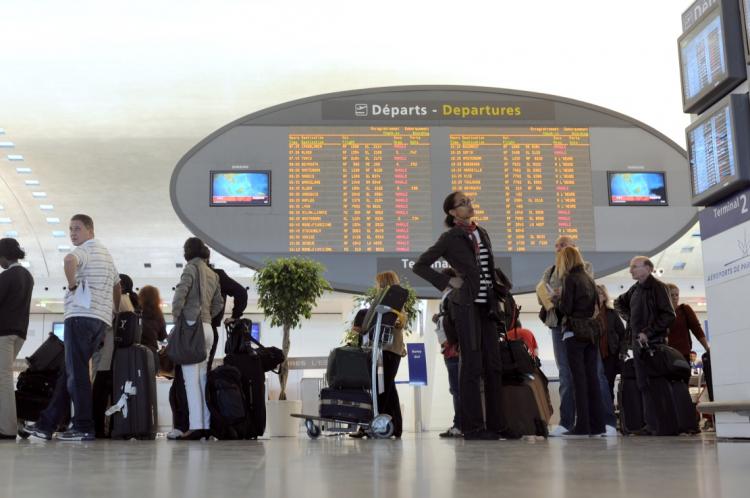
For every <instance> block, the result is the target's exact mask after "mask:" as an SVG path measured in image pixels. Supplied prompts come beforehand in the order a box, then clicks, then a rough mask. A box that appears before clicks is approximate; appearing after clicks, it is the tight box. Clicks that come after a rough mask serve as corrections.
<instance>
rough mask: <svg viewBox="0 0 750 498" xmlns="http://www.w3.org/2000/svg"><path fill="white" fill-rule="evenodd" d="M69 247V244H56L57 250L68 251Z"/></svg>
mask: <svg viewBox="0 0 750 498" xmlns="http://www.w3.org/2000/svg"><path fill="white" fill-rule="evenodd" d="M70 249H71V247H70V246H66V245H60V246H57V250H58V251H60V252H68V251H70Z"/></svg>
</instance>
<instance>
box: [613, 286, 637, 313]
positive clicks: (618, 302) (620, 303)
mask: <svg viewBox="0 0 750 498" xmlns="http://www.w3.org/2000/svg"><path fill="white" fill-rule="evenodd" d="M632 290H633V288H632V287H631V288H630V289H628V290H627V291H625V292H624V293H622V294H620V295H619V296H618V297H617V299H615V301H614V307H615V311H617V314H618V315H620V317H621V318H622V319H623V320H625V321H629V320H630V294H631V292H632Z"/></svg>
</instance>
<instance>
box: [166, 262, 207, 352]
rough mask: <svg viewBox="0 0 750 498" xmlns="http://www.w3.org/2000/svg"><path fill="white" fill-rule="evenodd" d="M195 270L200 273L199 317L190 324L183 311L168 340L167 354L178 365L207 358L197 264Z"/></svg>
mask: <svg viewBox="0 0 750 498" xmlns="http://www.w3.org/2000/svg"><path fill="white" fill-rule="evenodd" d="M195 270H196V272H197V273H198V278H197V280H198V286H197V287H198V302H199V306H198V317H197V318H196V320H195V323H194V324H192V325H190V324H188V323H187V319H186V318H185V313H182V314H181V315H180V319H179V320H178V321H177V323H176V324H175V326H174V328H173V329H172V333H171V334H169V341H168V342H167V348H166V349H167V356H168V357H169V359H170V360H172V362H174V363H175V364H176V365H192V364H194V363H200V362H202V361H204V360H205V359H206V338H205V336H204V335H203V322H202V321H201V316H200V307H201V306H200V305H201V303H200V299H201V297H202V294H201V271H200V268H199V267H198V266H197V265H196V267H195Z"/></svg>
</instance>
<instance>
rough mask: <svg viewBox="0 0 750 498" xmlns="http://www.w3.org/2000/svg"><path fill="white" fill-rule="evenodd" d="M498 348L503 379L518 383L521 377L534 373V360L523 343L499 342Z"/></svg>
mask: <svg viewBox="0 0 750 498" xmlns="http://www.w3.org/2000/svg"><path fill="white" fill-rule="evenodd" d="M499 347H500V359H501V361H502V368H503V379H505V380H508V381H512V380H516V381H520V380H521V379H522V378H523V376H525V375H529V374H533V373H534V372H535V371H536V366H535V365H534V359H533V358H532V357H531V355H530V354H529V350H528V349H527V348H526V344H525V343H524V342H523V341H509V340H501V341H500V342H499Z"/></svg>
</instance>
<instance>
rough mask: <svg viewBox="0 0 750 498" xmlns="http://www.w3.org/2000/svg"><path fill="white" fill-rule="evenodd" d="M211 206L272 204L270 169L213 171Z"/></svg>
mask: <svg viewBox="0 0 750 498" xmlns="http://www.w3.org/2000/svg"><path fill="white" fill-rule="evenodd" d="M210 204H211V206H270V205H271V172H270V171H246V170H233V171H211V199H210Z"/></svg>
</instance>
